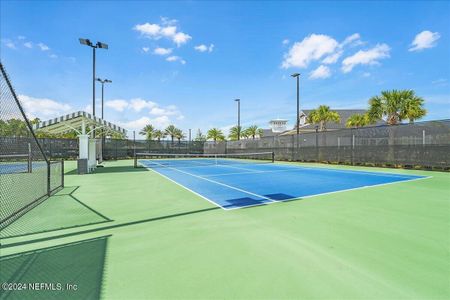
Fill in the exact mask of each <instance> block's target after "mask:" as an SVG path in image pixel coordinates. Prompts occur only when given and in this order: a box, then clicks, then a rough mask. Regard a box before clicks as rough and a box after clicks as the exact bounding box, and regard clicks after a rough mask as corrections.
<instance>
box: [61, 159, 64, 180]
mask: <svg viewBox="0 0 450 300" xmlns="http://www.w3.org/2000/svg"><path fill="white" fill-rule="evenodd" d="M61 187H64V159H61Z"/></svg>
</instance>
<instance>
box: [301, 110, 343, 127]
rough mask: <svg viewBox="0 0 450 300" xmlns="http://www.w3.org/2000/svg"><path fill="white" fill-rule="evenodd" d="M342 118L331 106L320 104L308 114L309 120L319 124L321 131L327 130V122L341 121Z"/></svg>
mask: <svg viewBox="0 0 450 300" xmlns="http://www.w3.org/2000/svg"><path fill="white" fill-rule="evenodd" d="M340 120H341V117H340V116H339V114H338V113H337V112H335V111H332V110H330V107H329V106H327V105H320V106H319V107H318V108H317V109H314V110H313V111H311V112H310V113H309V115H308V122H309V123H312V124H319V130H320V131H326V124H327V122H335V123H339V122H340Z"/></svg>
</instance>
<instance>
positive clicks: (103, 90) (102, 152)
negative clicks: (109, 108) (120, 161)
mask: <svg viewBox="0 0 450 300" xmlns="http://www.w3.org/2000/svg"><path fill="white" fill-rule="evenodd" d="M97 81H99V82H101V84H102V120H103V107H104V105H103V103H104V102H103V95H104V92H105V83H111V82H112V81H111V80H109V79H100V78H97ZM102 133H103V134H102V151H101V154H102V157H101V160H100V161H103V156H104V151H103V149H104V148H105V134H104V130H103V129H102Z"/></svg>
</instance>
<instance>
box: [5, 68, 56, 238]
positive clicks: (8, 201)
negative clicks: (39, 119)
mask: <svg viewBox="0 0 450 300" xmlns="http://www.w3.org/2000/svg"><path fill="white" fill-rule="evenodd" d="M0 68H1V75H0V89H1V97H0V107H1V109H0V141H1V147H0V179H1V186H0V203H1V207H0V229H2V228H4V227H6V226H7V225H8V224H10V223H11V222H13V221H14V220H16V219H17V218H19V217H20V216H22V215H23V214H25V213H26V212H27V211H29V210H30V209H31V208H33V207H35V206H36V205H37V204H39V203H40V202H41V201H43V200H45V199H46V198H47V197H48V196H49V195H50V194H51V193H52V192H53V191H55V190H57V189H58V188H60V187H61V186H62V185H63V182H64V179H63V176H64V175H63V169H64V167H63V162H62V161H57V162H50V161H49V160H48V159H47V157H46V156H45V154H44V152H43V149H42V147H41V145H40V144H39V142H38V140H37V139H36V136H35V134H34V132H33V130H32V127H31V123H30V121H29V120H28V119H27V117H26V114H25V111H24V109H23V107H22V105H21V104H20V102H19V99H18V98H17V95H16V93H15V91H14V89H13V87H12V85H11V82H10V80H9V78H8V75H7V74H6V71H5V69H4V67H3V65H2V64H0Z"/></svg>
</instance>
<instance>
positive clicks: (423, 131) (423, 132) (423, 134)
mask: <svg viewBox="0 0 450 300" xmlns="http://www.w3.org/2000/svg"><path fill="white" fill-rule="evenodd" d="M422 145H423V146H425V130H422Z"/></svg>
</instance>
